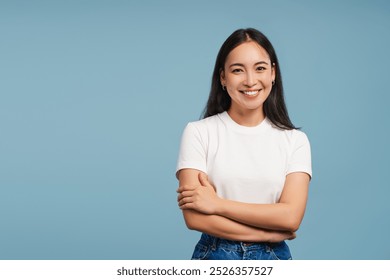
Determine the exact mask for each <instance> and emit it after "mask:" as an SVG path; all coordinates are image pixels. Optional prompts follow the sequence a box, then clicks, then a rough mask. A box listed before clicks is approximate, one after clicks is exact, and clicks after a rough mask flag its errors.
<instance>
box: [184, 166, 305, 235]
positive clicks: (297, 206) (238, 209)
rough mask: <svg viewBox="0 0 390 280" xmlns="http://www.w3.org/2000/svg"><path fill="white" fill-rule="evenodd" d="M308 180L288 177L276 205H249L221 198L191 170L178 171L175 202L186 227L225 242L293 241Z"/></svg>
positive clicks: (203, 177) (301, 175)
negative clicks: (176, 200) (176, 199)
mask: <svg viewBox="0 0 390 280" xmlns="http://www.w3.org/2000/svg"><path fill="white" fill-rule="evenodd" d="M309 181H310V177H309V175H307V174H306V173H301V172H297V173H291V174H289V175H287V177H286V182H285V186H284V189H283V192H282V195H281V198H280V201H279V202H278V203H276V204H251V203H242V202H237V201H231V200H226V199H222V198H220V197H218V196H217V194H216V193H215V190H214V187H213V186H212V185H211V184H210V183H209V182H208V181H207V176H206V175H205V174H204V173H202V172H200V171H198V170H194V169H183V170H181V171H180V172H179V184H180V187H179V189H178V193H179V195H178V201H179V206H180V208H181V209H182V210H183V215H184V219H185V221H186V224H187V227H188V228H190V229H194V230H199V231H201V232H205V233H208V234H211V235H214V236H218V237H221V238H225V239H231V240H240V241H258V242H260V241H266V242H278V241H282V240H285V239H293V238H295V233H294V232H295V231H296V230H298V228H299V225H300V223H301V221H302V219H303V215H304V212H305V207H306V200H307V193H308V186H309Z"/></svg>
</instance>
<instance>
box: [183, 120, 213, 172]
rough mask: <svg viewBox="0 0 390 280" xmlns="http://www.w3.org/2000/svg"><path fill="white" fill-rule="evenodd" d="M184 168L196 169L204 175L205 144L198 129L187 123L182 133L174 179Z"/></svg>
mask: <svg viewBox="0 0 390 280" xmlns="http://www.w3.org/2000/svg"><path fill="white" fill-rule="evenodd" d="M185 168H191V169H197V170H200V171H203V172H205V173H206V143H205V142H204V139H203V138H202V135H201V133H200V131H199V129H198V128H197V127H196V126H195V125H194V124H192V123H189V124H188V125H187V126H186V128H185V129H184V131H183V135H182V138H181V144H180V150H179V157H178V160H177V166H176V177H177V174H178V172H179V171H180V170H181V169H185Z"/></svg>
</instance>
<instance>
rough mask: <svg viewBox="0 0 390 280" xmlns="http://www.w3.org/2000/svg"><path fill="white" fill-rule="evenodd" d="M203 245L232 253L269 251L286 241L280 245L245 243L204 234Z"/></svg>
mask: <svg viewBox="0 0 390 280" xmlns="http://www.w3.org/2000/svg"><path fill="white" fill-rule="evenodd" d="M199 242H201V243H203V244H204V245H210V246H211V247H212V248H214V249H215V248H217V247H219V248H225V249H229V250H231V251H238V252H241V251H248V250H261V249H262V250H267V249H269V248H270V247H271V248H272V247H274V246H278V245H281V243H284V241H282V242H279V243H270V242H243V241H233V240H228V239H223V238H219V237H215V236H212V235H209V234H206V233H202V236H201V238H200V241H199Z"/></svg>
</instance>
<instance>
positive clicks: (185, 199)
mask: <svg viewBox="0 0 390 280" xmlns="http://www.w3.org/2000/svg"><path fill="white" fill-rule="evenodd" d="M192 202H193V198H192V197H183V198H182V199H180V200H179V203H178V204H179V207H182V206H183V205H185V204H188V203H192Z"/></svg>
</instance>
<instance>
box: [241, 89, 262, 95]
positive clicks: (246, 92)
mask: <svg viewBox="0 0 390 280" xmlns="http://www.w3.org/2000/svg"><path fill="white" fill-rule="evenodd" d="M258 92H259V91H258V90H254V91H243V93H244V94H246V95H252V96H253V95H256V94H257V93H258Z"/></svg>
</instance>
